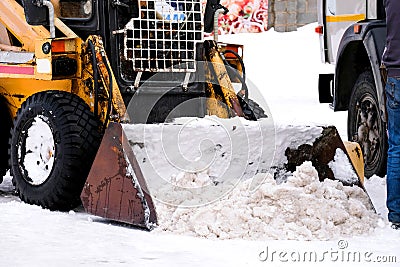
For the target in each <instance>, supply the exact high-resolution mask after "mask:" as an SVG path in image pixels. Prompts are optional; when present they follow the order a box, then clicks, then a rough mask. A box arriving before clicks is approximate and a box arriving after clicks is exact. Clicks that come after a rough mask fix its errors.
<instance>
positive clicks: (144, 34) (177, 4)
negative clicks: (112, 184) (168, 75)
mask: <svg viewBox="0 0 400 267" xmlns="http://www.w3.org/2000/svg"><path fill="white" fill-rule="evenodd" d="M140 2H141V6H140V12H139V14H140V15H139V16H140V17H139V18H133V19H131V20H130V21H129V22H128V24H127V25H126V26H125V29H124V42H125V51H124V56H125V59H126V60H128V61H132V63H133V64H132V65H133V69H134V71H153V72H154V71H157V72H160V71H161V72H193V71H195V70H196V69H195V66H196V64H195V57H196V43H198V42H201V41H202V40H203V27H202V24H203V23H202V17H203V15H202V5H201V0H156V1H140Z"/></svg>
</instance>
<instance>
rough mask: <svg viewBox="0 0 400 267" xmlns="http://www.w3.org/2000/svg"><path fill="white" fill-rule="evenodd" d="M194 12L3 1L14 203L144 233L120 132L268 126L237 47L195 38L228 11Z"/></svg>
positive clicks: (2, 94)
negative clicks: (86, 215) (148, 127)
mask: <svg viewBox="0 0 400 267" xmlns="http://www.w3.org/2000/svg"><path fill="white" fill-rule="evenodd" d="M203 9H204V8H203V6H202V3H201V1H199V0H179V1H164V0H148V1H139V0H107V1H106V0H98V1H94V0H52V1H49V0H24V1H18V0H2V1H1V2H0V118H1V122H2V127H1V129H0V156H1V157H0V176H3V175H4V174H5V173H6V171H7V170H10V174H11V176H12V177H13V184H14V186H15V189H16V192H17V193H18V195H19V197H20V198H21V199H22V200H23V201H25V202H27V203H31V204H36V205H40V206H42V207H45V208H49V209H51V210H70V209H73V208H75V207H76V206H78V205H79V204H80V203H82V204H83V206H84V207H85V209H86V210H87V211H88V212H90V213H92V214H96V215H99V216H103V217H105V218H109V219H112V220H117V221H122V222H126V223H131V224H134V225H138V226H143V227H146V228H149V229H150V228H152V227H153V226H154V224H156V222H157V216H156V214H155V208H154V203H153V200H152V197H151V195H150V193H149V191H148V188H147V185H146V180H145V178H144V177H143V174H142V172H141V170H140V166H139V164H138V162H137V160H136V158H135V155H134V153H133V151H132V149H131V148H130V145H129V142H128V140H127V138H126V136H125V135H124V132H123V130H122V127H121V124H120V123H121V122H133V123H136V122H140V123H156V122H164V121H165V120H166V119H171V118H175V117H182V116H192V117H193V116H194V117H204V116H206V115H217V116H219V117H221V118H230V117H233V116H242V117H245V118H246V119H249V120H257V119H260V118H263V117H266V115H265V114H264V111H263V109H262V108H261V107H260V106H259V105H257V103H255V102H254V101H252V100H251V99H249V98H248V90H247V87H246V84H245V69H244V65H243V61H242V59H241V51H242V47H241V46H240V45H232V44H221V43H218V42H217V38H216V37H217V32H214V34H215V38H214V40H204V31H206V32H211V31H213V30H214V27H215V26H216V24H217V19H216V18H217V17H218V15H219V14H220V13H224V12H227V10H226V9H225V8H224V7H222V6H221V5H220V4H219V1H218V0H210V1H208V2H207V3H206V5H205V11H203ZM154 74H159V75H158V76H157V75H154ZM200 76H201V77H205V78H204V79H203V78H199V77H200ZM159 77H161V78H159ZM232 81H236V82H238V83H241V84H242V87H241V89H240V90H239V92H238V93H236V92H235V90H234V88H233V85H232ZM144 83H147V85H146V90H141V85H143V84H144ZM132 96H135V101H133V104H132V103H131V105H133V110H132V112H130V113H129V114H128V113H127V112H126V105H127V103H129V101H130V100H131V99H132ZM188 100H191V102H190V103H191V104H190V105H189V106H185V105H183V108H180V109H179V110H178V111H177V110H176V109H175V108H176V107H177V106H182V104H184V103H185V102H187V101H188ZM193 101H194V102H193ZM193 103H195V104H194V105H193ZM171 114H173V116H172V117H171ZM337 147H341V148H342V147H343V148H342V149H343V150H345V149H344V146H343V143H342V142H341V141H340V138H339V141H338V143H337V144H334V145H333V146H332V147H331V148H330V150H331V151H335V149H336V148H337ZM354 151H357V148H356V149H355V150H354ZM348 154H352V155H356V153H355V152H354V153H351V152H348ZM96 155H97V156H96ZM333 155H334V153H333V154H332V155H331V156H330V157H333ZM358 156H359V159H360V158H361V159H362V156H360V155H358ZM353 163H360V161H359V160H358V159H354V160H353ZM356 169H357V168H356ZM358 174H359V177H361V178H362V177H363V174H362V167H361V168H358Z"/></svg>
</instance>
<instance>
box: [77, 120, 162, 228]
mask: <svg viewBox="0 0 400 267" xmlns="http://www.w3.org/2000/svg"><path fill="white" fill-rule="evenodd" d="M81 200H82V204H83V207H84V208H85V210H86V212H87V213H90V214H93V215H97V216H100V217H103V218H107V219H110V220H114V221H118V222H123V223H128V224H132V225H135V226H140V227H145V228H147V229H149V230H151V229H152V228H153V227H154V226H155V225H156V224H157V215H156V211H155V208H154V204H153V200H152V198H151V196H150V194H149V190H148V187H147V184H146V181H145V179H144V177H143V174H142V172H141V170H140V167H139V164H138V162H137V160H136V157H135V155H134V153H133V151H132V149H131V147H130V146H129V143H128V139H127V137H126V135H125V133H124V132H123V129H122V126H121V124H119V123H114V122H111V123H110V124H109V125H108V128H107V129H106V131H105V134H104V136H103V140H102V142H101V144H100V148H99V151H98V152H97V155H96V158H95V160H94V162H93V165H92V168H91V170H90V173H89V175H88V178H87V180H86V182H85V186H84V188H83V190H82V193H81Z"/></svg>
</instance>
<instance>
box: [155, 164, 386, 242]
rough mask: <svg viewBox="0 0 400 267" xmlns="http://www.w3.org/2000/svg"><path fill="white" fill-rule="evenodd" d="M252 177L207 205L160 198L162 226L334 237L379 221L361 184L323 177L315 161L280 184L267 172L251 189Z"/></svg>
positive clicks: (236, 234) (257, 235)
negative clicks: (178, 203)
mask: <svg viewBox="0 0 400 267" xmlns="http://www.w3.org/2000/svg"><path fill="white" fill-rule="evenodd" d="M187 178H188V180H192V178H193V177H190V176H187ZM250 182H251V180H246V181H244V182H241V183H239V184H238V185H237V186H236V187H235V188H234V189H233V191H232V192H230V194H228V195H227V196H226V197H224V198H222V199H220V200H219V201H217V202H215V203H212V204H209V205H204V206H201V207H196V208H188V207H182V206H178V207H176V206H172V205H167V204H160V203H159V204H158V205H157V212H158V215H159V220H160V221H159V224H160V226H159V228H158V229H156V231H159V232H160V231H167V232H173V233H177V234H189V235H194V236H198V237H205V238H213V239H217V238H218V239H232V238H239V239H252V240H267V239H296V240H315V239H321V240H329V239H333V238H340V237H342V238H343V237H351V236H353V235H360V234H365V233H370V232H372V231H373V228H375V227H376V226H377V224H378V221H379V216H378V215H376V214H375V212H374V211H373V210H372V209H371V205H370V203H369V200H368V197H367V196H366V194H365V193H364V191H363V190H362V189H361V188H359V187H357V186H355V187H347V186H343V185H342V184H341V183H340V182H338V181H336V180H335V181H333V180H329V179H327V180H325V181H323V182H320V181H319V180H318V174H317V172H316V170H315V169H314V167H313V166H312V165H311V163H310V162H306V163H303V164H302V165H301V166H300V167H298V168H297V170H296V171H295V172H294V173H293V175H292V176H290V177H288V179H287V182H285V183H282V184H279V185H278V184H277V183H276V181H275V179H274V178H273V176H272V175H271V174H267V177H266V179H265V180H264V181H263V183H262V184H261V185H260V186H259V187H258V188H257V189H256V190H255V191H253V192H251V191H250V190H249V186H250V184H249V183H250ZM217 186H218V185H217ZM180 193H183V194H184V193H185V190H184V189H183V190H180ZM186 201H190V199H187V200H186Z"/></svg>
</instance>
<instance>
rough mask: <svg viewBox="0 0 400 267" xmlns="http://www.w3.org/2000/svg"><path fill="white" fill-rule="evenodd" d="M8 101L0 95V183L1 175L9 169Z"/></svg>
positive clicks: (9, 118)
mask: <svg viewBox="0 0 400 267" xmlns="http://www.w3.org/2000/svg"><path fill="white" fill-rule="evenodd" d="M7 107H8V103H7V102H6V101H5V99H3V98H1V97H0V118H1V127H0V183H1V182H2V181H3V176H4V175H5V174H6V172H7V170H8V169H9V166H8V138H9V135H10V129H11V125H12V118H11V115H10V113H9V111H8V108H7Z"/></svg>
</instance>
